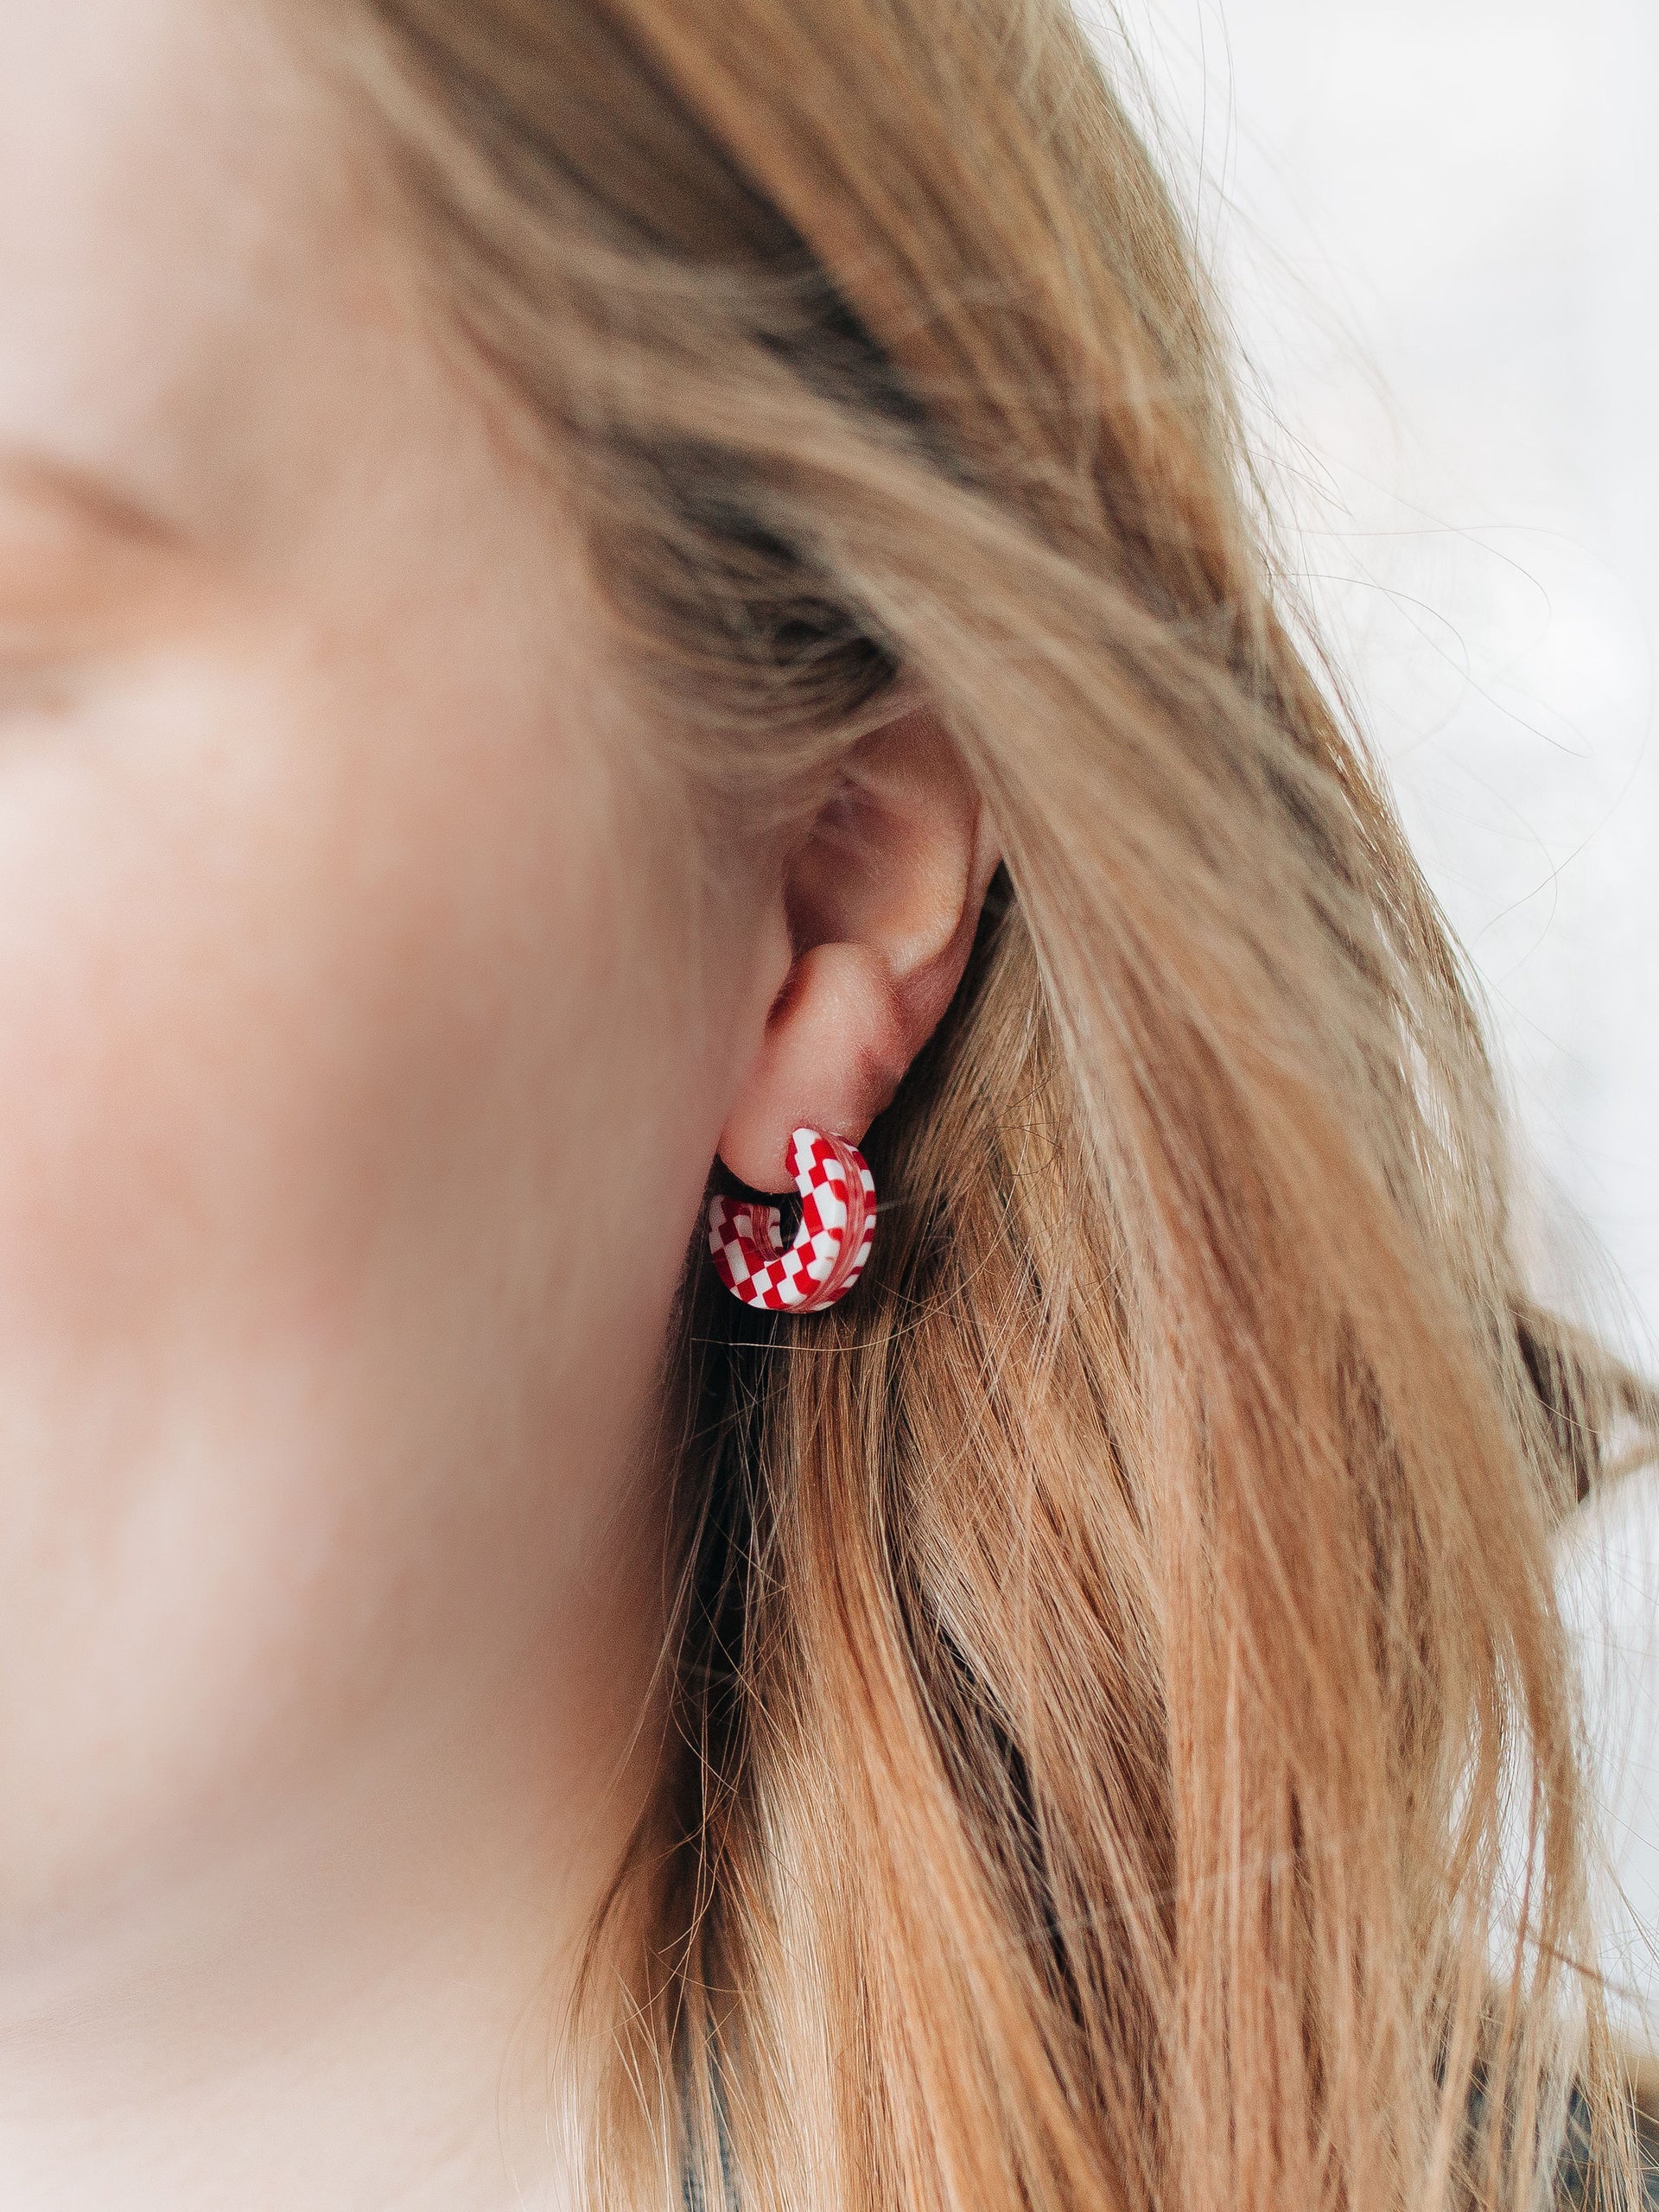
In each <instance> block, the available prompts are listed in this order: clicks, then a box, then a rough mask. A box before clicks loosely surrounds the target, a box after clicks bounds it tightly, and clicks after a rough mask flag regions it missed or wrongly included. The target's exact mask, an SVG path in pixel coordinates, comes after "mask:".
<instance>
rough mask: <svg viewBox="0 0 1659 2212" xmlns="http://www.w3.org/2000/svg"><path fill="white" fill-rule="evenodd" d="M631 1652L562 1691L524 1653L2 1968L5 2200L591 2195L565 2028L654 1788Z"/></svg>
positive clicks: (41, 2204)
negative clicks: (569, 2087) (304, 1790)
mask: <svg viewBox="0 0 1659 2212" xmlns="http://www.w3.org/2000/svg"><path fill="white" fill-rule="evenodd" d="M547 1656H548V1655H546V1654H545V1653H543V1654H541V1655H540V1659H541V1661H542V1662H545V1660H546V1658H547ZM641 1656H643V1653H642V1654H641ZM607 1658H610V1659H612V1660H613V1654H607ZM628 1671H629V1670H625V1669H620V1668H617V1667H616V1666H615V1665H614V1664H612V1665H611V1666H610V1667H609V1669H608V1671H607V1675H606V1676H605V1679H604V1680H602V1681H600V1680H590V1681H585V1682H578V1683H575V1684H574V1685H573V1684H572V1683H571V1681H569V1677H568V1675H567V1676H566V1677H564V1678H563V1687H562V1688H558V1689H556V1688H551V1687H550V1682H551V1681H553V1680H556V1679H558V1678H556V1677H554V1676H552V1675H550V1673H549V1671H548V1669H547V1667H546V1665H545V1664H544V1663H539V1664H538V1663H537V1657H536V1656H535V1655H530V1654H525V1655H522V1662H521V1663H520V1664H518V1665H517V1666H515V1668H514V1669H512V1675H511V1679H501V1680H497V1681H494V1682H493V1683H491V1684H487V1685H480V1686H475V1687H474V1690H473V1691H472V1692H471V1693H470V1694H467V1695H458V1696H457V1697H456V1698H455V1700H454V1703H453V1705H452V1706H451V1707H450V1708H449V1709H448V1710H447V1711H443V1712H434V1711H430V1710H429V1711H427V1712H425V1713H422V1714H421V1715H420V1716H419V1719H418V1720H417V1721H416V1722H415V1723H412V1724H411V1725H410V1726H408V1727H406V1728H405V1729H404V1732H403V1733H402V1735H401V1737H400V1738H398V1739H397V1740H391V1741H384V1742H381V1743H380V1744H378V1745H377V1747H376V1749H375V1751H374V1753H373V1755H372V1757H369V1758H364V1757H362V1756H354V1757H353V1759H352V1760H351V1761H350V1762H349V1771H341V1772H340V1773H338V1774H335V1775H334V1776H332V1777H328V1778H327V1780H326V1782H324V1783H321V1784H319V1785H318V1786H316V1787H315V1788H313V1789H311V1790H310V1791H309V1793H308V1795H307V1796H306V1797H305V1799H304V1802H302V1804H299V1805H297V1806H294V1805H290V1806H289V1807H288V1808H287V1809H286V1810H285V1811H284V1813H283V1816H282V1819H281V1821H276V1822H273V1821H264V1822H262V1823H260V1824H259V1833H258V1834H257V1836H249V1835H247V1834H240V1835H237V1836H235V1837H233V1838H231V1839H228V1840H227V1839H226V1837H219V1838H218V1839H214V1840H213V1842H212V1844H210V1845H204V1846H203V1847H201V1848H200V1852H199V1859H200V1865H199V1866H197V1867H196V1868H195V1869H194V1870H193V1869H191V1868H188V1867H180V1866H177V1865H176V1864H175V1865H174V1866H171V1867H170V1868H169V1869H168V1872H167V1873H166V1875H165V1876H164V1877H163V1876H157V1877H155V1878H142V1879H141V1878H137V1877H135V1878H134V1879H133V1881H132V1883H131V1885H130V1887H129V1889H128V1891H127V1892H126V1893H125V1894H124V1895H123V1896H121V1897H118V1898H112V1899H109V1900H106V1901H105V1904H104V1906H103V1907H102V1908H100V1910H99V1912H98V1914H97V1915H96V1916H90V1915H86V1914H83V1915H82V1916H80V1918H79V1922H78V1923H77V1924H75V1925H74V1926H73V1927H71V1926H69V1925H67V1923H59V1924H56V1925H54V1926H53V1927H51V1928H49V1929H43V1930H37V1931H36V1936H35V1940H34V1941H33V1942H31V1944H30V1945H29V1949H28V1953H27V1955H24V1956H22V1957H19V1958H15V1959H14V1960H13V1961H10V1967H9V1969H8V1970H7V1971H6V1972H5V1973H4V1974H3V1975H0V2174H3V2176H4V2177H5V2189H4V2191H3V2202H5V2203H6V2204H7V2205H12V2204H16V2205H18V2206H20V2207H21V2206H25V2205H26V2206H28V2207H29V2212H92V2208H93V2207H97V2208H98V2212H109V2208H111V2207H115V2206H118V2207H120V2208H121V2212H162V2208H163V2207H165V2208H166V2212H208V2208H210V2207H211V2208H213V2212H223V2207H225V2206H226V2205H227V2204H235V2205H237V2206H239V2207H246V2208H248V2212H267V2208H269V2212H323V2208H325V2207H326V2208H327V2212H342V2208H350V2212H424V2208H427V2207H431V2208H433V2212H436V2208H438V2207H440V2206H442V2212H505V2208H507V2207H508V2206H520V2205H538V2206H545V2207H557V2206H563V2205H564V2204H566V2203H574V2202H575V2196H574V2193H573V2183H572V2176H571V2171H570V2163H569V2151H568V2148H567V2146H566V2145H564V2144H563V2142H562V2140H561V2137H562V2133H563V2131H562V2129H561V2128H560V2126H558V2125H556V2119H557V2113H558V2109H559V2102H560V2073H561V2068H560V2061H559V2056H558V2052H559V2047H560V2035H561V2030H562V2027H563V2018H564V2012H565V2008H566V2005H567V2003H568V2000H569V1997H570V1995H571V1993H572V1988H573V1980H574V1975H575V1970H576V1967H577V1964H578V1962H579V1959H580V1954H581V1948H582V1941H583V1938H584V1936H585V1933H586V1930H587V1928H588V1924H589V1923H590V1920H591V1916H592V1914H593V1911H594V1908H595V1906H596V1905H597V1904H598V1902H599V1900H600V1898H601V1896H602V1894H603V1892H604V1890H605V1887H606V1885H607V1881H608V1879H609V1878H610V1876H611V1874H612V1873H613V1871H614V1867H615V1864H616V1861H617V1858H618V1856H619V1854H620V1851H621V1849H622V1847H623V1846H624V1844H625V1842H626V1837H627V1834H628V1833H629V1830H630V1828H631V1827H632V1822H633V1820H634V1818H635V1815H636V1814H637V1812H638V1810H639V1805H640V1802H641V1800H642V1796H643V1791H644V1788H645V1774H644V1772H643V1766H644V1759H643V1756H642V1751H631V1750H630V1745H631V1744H632V1738H633V1731H634V1728H635V1725H636V1723H637V1719H638V1716H639V1712H640V1710H641V1706H642V1701H643V1674H644V1670H643V1669H640V1670H638V1671H635V1672H633V1673H632V1675H631V1679H629V1680H627V1681H620V1680H619V1677H620V1675H623V1674H624V1673H625V1672H628ZM596 1724H597V1725H596ZM343 1764H344V1763H343Z"/></svg>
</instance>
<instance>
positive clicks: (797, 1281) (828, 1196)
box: [709, 1129, 875, 1313]
mask: <svg viewBox="0 0 1659 2212" xmlns="http://www.w3.org/2000/svg"><path fill="white" fill-rule="evenodd" d="M788 1166H789V1172H790V1173H791V1175H792V1176H793V1177H794V1178H795V1187H796V1188H797V1190H798V1191H799V1192H800V1194H801V1225H800V1227H799V1229H798V1230H797V1231H796V1232H795V1241H794V1243H792V1244H790V1245H787V1246H786V1245H785V1243H784V1239H783V1221H782V1217H781V1215H780V1214H779V1210H778V1208H777V1207H776V1206H773V1205H766V1203H765V1202H764V1201H763V1200H761V1199H758V1198H712V1199H710V1201H709V1250H710V1251H711V1252H712V1253H713V1254H714V1255H715V1272H716V1273H717V1274H719V1276H720V1279H721V1281H722V1282H723V1283H724V1284H725V1286H726V1287H727V1289H728V1290H729V1291H730V1292H731V1294H732V1295H733V1297H734V1298H741V1300H742V1301H743V1303H744V1304H745V1305H746V1306H762V1307H764V1308H766V1310H767V1311H768V1312H770V1313H822V1312H823V1308H824V1307H825V1306H834V1305H835V1304H836V1302H837V1301H838V1300H841V1299H843V1298H845V1296H846V1295H847V1294H848V1292H849V1290H850V1289H851V1288H852V1287H853V1285H854V1284H855V1282H856V1281H858V1278H859V1276H860V1275H861V1274H862V1273H863V1269H864V1262H866V1260H868V1258H869V1256H870V1246H871V1244H872V1243H873V1242H874V1237H875V1179H874V1177H873V1176H872V1175H871V1173H870V1171H869V1169H868V1166H866V1164H865V1160H864V1155H863V1154H862V1153H861V1151H860V1150H859V1148H858V1147H857V1146H856V1145H855V1144H849V1143H848V1142H847V1140H846V1139H845V1138H844V1137H827V1136H824V1135H822V1134H821V1133H820V1131H818V1130H817V1129H797V1130H796V1131H795V1133H794V1135H792V1136H791V1138H790V1141H789V1153H788Z"/></svg>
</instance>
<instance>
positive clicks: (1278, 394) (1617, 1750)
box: [1084, 0, 1659, 2041]
mask: <svg viewBox="0 0 1659 2212" xmlns="http://www.w3.org/2000/svg"><path fill="white" fill-rule="evenodd" d="M1084 12H1085V14H1086V15H1088V16H1090V19H1091V20H1092V21H1094V22H1096V23H1097V24H1099V26H1100V28H1101V30H1102V35H1103V38H1104V39H1105V40H1106V41H1107V43H1108V46H1109V48H1110V49H1111V51H1112V55H1113V62H1114V67H1116V68H1117V69H1118V70H1119V71H1120V72H1121V71H1122V67H1124V63H1123V58H1122V57H1123V48H1122V42H1121V35H1120V34H1119V32H1118V31H1117V30H1116V29H1114V28H1113V27H1112V25H1111V24H1110V23H1109V22H1107V21H1106V20H1105V15H1104V5H1103V0H1096V4H1095V5H1093V6H1092V7H1091V6H1090V5H1089V4H1088V0H1084ZM1122 33H1123V34H1126V35H1127V38H1128V45H1129V47H1130V48H1132V50H1133V52H1134V54H1135V55H1137V56H1138V58H1139V62H1140V66H1141V71H1142V73H1143V75H1144V79H1145V93H1146V96H1147V98H1148V99H1150V101H1151V102H1152V103H1153V104H1154V105H1155V107H1156V109H1157V111H1158V118H1159V120H1158V124H1157V136H1158V138H1159V141H1160V150H1161V151H1162V153H1163V155H1164V157H1165V161H1166V166H1167V167H1168V168H1171V169H1172V170H1173V173H1174V175H1175V176H1176V180H1177V182H1178V186H1179V188H1180V189H1181V190H1182V192H1183V193H1184V194H1185V200H1186V203H1187V206H1188V208H1189V211H1190V212H1191V213H1192V219H1193V228H1194V233H1195V236H1196V238H1197V241H1198V249H1199V251H1200V252H1201V253H1202V254H1203V256H1204V257H1205V261H1206V263H1207V264H1209V265H1210V266H1211V269H1212V270H1214V271H1215V274H1216V277H1217V283H1218V284H1219V287H1220V289H1221V291H1222V293H1223V296H1224V300H1225V302H1226V303H1227V305H1228V307H1229V308H1230V311H1231V314H1232V317H1233V320H1234V321H1235V323H1236V328H1237V332H1238V335H1239V339H1240V341H1241V344H1242V346H1243V349H1244V351H1245V353H1246V354H1247V355H1248V357H1249V361H1250V363H1251V365H1252V366H1253V369H1254V371H1255V372H1256V375H1257V378H1258V379H1259V383H1260V387H1261V390H1262V394H1263V395H1264V397H1265V400H1266V402H1267V403H1268V415H1267V416H1264V428H1265V434H1267V435H1270V436H1271V439H1272V442H1273V444H1274V449H1275V452H1276V455H1277V475H1278V480H1279V482H1280V485H1281V493H1282V496H1283V497H1284V498H1285V499H1286V500H1287V503H1288V506H1289V511H1290V514H1291V518H1292V520H1293V522H1294V524H1295V529H1294V532H1293V535H1292V543H1293V547H1294V551H1295V555H1296V558H1297V563H1298V565H1299V567H1300V569H1301V571H1302V573H1303V575H1304V576H1305V577H1306V580H1307V582H1308V583H1309V585H1310V586H1311V588H1313V590H1314V591H1315V593H1316V594H1317V595H1318V598H1319V603H1320V607H1321V611H1322V613H1323V617H1324V620H1325V625H1326V627H1327V630H1328V632H1329V633H1330V634H1331V635H1332V639H1333V640H1334V643H1335V645H1336V646H1337V649H1338V658H1340V659H1341V660H1342V662H1343V663H1344V665H1345V667H1346V668H1347V670H1348V671H1349V672H1350V674H1351V677H1352V679H1353V683H1354V689H1355V691H1356V693H1357V698H1358V700H1359V702H1360V705H1361V708H1362V710H1363V715H1364V717H1365V720H1366V722H1367V725H1368V728H1369V731H1370V735H1371V738H1372V740H1373V741H1374V742H1375V744H1376V747H1377V749H1378V751H1379V752H1380V753H1382V755H1383V758H1384V759H1385V760H1387V761H1388V763H1389V766H1390V769H1391V772H1392V775H1393V779H1394V783H1395V791H1396V795H1397V797H1398V798H1399V801H1400V804H1401V806H1402V810H1403V812H1404V815H1405V817H1406V821H1407V823H1408V827H1409V829H1410V830H1411V831H1412V833H1413V836H1414V840H1415V842H1416V845H1417V849H1418V851H1419V853H1420V855H1421V857H1422V859H1423V861H1424V862H1425V864H1426V866H1427V870H1428V873H1429V875H1430V878H1431V880H1432V881H1433V885H1434V887H1435V889H1436V891H1437V893H1439V895H1440V899H1442V901H1443V903H1444V905H1445V906H1446V911H1447V912H1448V914H1449V916H1450V917H1451V919H1452V923H1453V925H1454V926H1455V927H1456V929H1457V931H1458V932H1459V936H1460V938H1462V941H1463V943H1464V944H1465V947H1466V948H1467V950H1468V951H1469V954H1470V956H1471V959H1472V961H1473V963H1474V965H1475V968H1476V969H1477V971H1478V976H1479V979H1480V982H1481V986H1482V988H1483V992H1484V998H1485V1001H1486V1006H1487V1010H1488V1014H1489V1017H1490V1020H1491V1026H1492V1028H1493V1031H1494V1033H1495V1035H1496V1038H1497V1043H1498V1046H1499V1049H1500V1053H1501V1056H1502V1058H1503V1062H1504V1065H1505V1067H1506V1070H1507V1072H1508V1077H1509V1081H1510V1087H1511V1090H1512V1095H1513V1097H1514V1101H1515V1106H1516V1117H1517V1122H1518V1124H1519V1128H1520V1130H1521V1134H1522V1141H1523V1144H1524V1146H1525V1148H1526V1155H1527V1160H1528V1189H1529V1203H1528V1216H1527V1219H1528V1233H1529V1244H1530V1249H1531V1251H1532V1255H1533V1260H1534V1263H1535V1267H1536V1268H1537V1271H1538V1274H1539V1276H1540V1279H1541V1283H1542V1284H1543V1286H1544V1287H1546V1288H1547V1289H1548V1290H1549V1291H1550V1292H1551V1293H1552V1294H1553V1295H1554V1296H1555V1297H1556V1298H1557V1299H1559V1300H1562V1301H1564V1302H1565V1303H1567V1305H1568V1306H1571V1307H1573V1309H1575V1310H1576V1311H1578V1312H1579V1313H1580V1314H1583V1315H1585V1316H1586V1318H1593V1319H1595V1320H1596V1321H1597V1322H1598V1324H1599V1325H1601V1326H1602V1327H1603V1328H1604V1329H1606V1330H1609V1331H1611V1333H1612V1334H1613V1336H1614V1337H1615V1338H1616V1339H1617V1340H1618V1343H1619V1344H1620V1346H1621V1348H1622V1349H1624V1350H1625V1351H1628V1352H1630V1353H1631V1354H1632V1355H1633V1356H1635V1357H1637V1359H1638V1360H1639V1361H1640V1362H1641V1363H1642V1364H1643V1365H1644V1366H1646V1367H1648V1368H1649V1370H1656V1369H1659V740H1656V727H1659V724H1656V712H1655V694H1656V663H1659V0H1124V8H1123V16H1122ZM1137 105H1140V102H1139V100H1137ZM1566 1579H1567V1594H1568V1602H1569V1606H1570V1609H1571V1611H1572V1612H1573V1616H1574V1617H1575V1618H1576V1619H1577V1620H1578V1621H1579V1622H1580V1624H1581V1628H1582V1633H1583V1639H1584V1650H1585V1663H1586V1669H1587V1671H1588V1674H1589V1677H1590V1681H1591V1685H1592V1707H1593V1718H1594V1720H1595V1724H1596V1726H1597V1728H1598V1731H1599V1740H1600V1748H1601V1755H1602V1773H1603V1791H1604V1796H1605V1801H1606V1808H1607V1815H1608V1820H1607V1825H1608V1830H1609V1840H1610V1844H1611V1851H1612V1854H1613V1857H1614V1859H1615V1860H1616V1862H1617V1867H1616V1871H1617V1875H1618V1885H1619V1887H1620V1889H1622V1891H1623V1899H1622V1902H1620V1903H1618V1904H1616V1905H1610V1907H1609V1910H1608V1913H1607V1923H1608V1933H1607V1939H1606V1941H1607V1955H1606V1963H1607V1965H1608V1967H1609V1968H1610V1970H1611V1972H1612V1974H1614V1975H1615V1976H1616V1978H1617V1979H1618V1981H1619V1982H1620V1984H1621V1986H1623V1987H1624V1989H1625V1991H1626V1992H1627V1993H1628V2002H1627V2007H1626V2012H1625V2024H1626V2026H1627V2029H1628V2030H1629V2031H1630V2032H1631V2033H1632V2034H1636V2033H1640V2032H1642V2028H1641V2024H1640V2022H1641V2018H1642V2016H1643V2015H1645V2019H1646V2023H1647V2029H1646V2032H1647V2034H1648V2037H1649V2039H1650V2040H1656V2041H1659V1967H1656V1951H1655V1948H1654V1939H1655V1936H1656V1932H1659V1481H1655V1480H1654V1479H1652V1478H1641V1479H1640V1480H1639V1481H1638V1482H1637V1484H1632V1485H1629V1486H1626V1488H1625V1489H1624V1492H1623V1494H1622V1495H1621V1496H1618V1497H1614V1498H1613V1499H1611V1501H1609V1503H1608V1504H1607V1505H1606V1506H1604V1507H1603V1508H1601V1509H1599V1511H1598V1513H1597V1514H1596V1515H1595V1516H1592V1518H1591V1519H1590V1520H1588V1521H1587V1522H1586V1524H1585V1525H1584V1526H1583V1527H1582V1528H1581V1529H1578V1530H1576V1531H1575V1532H1574V1534H1573V1541H1572V1545H1571V1548H1570V1551H1569V1556H1568V1560H1567V1567H1566Z"/></svg>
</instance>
